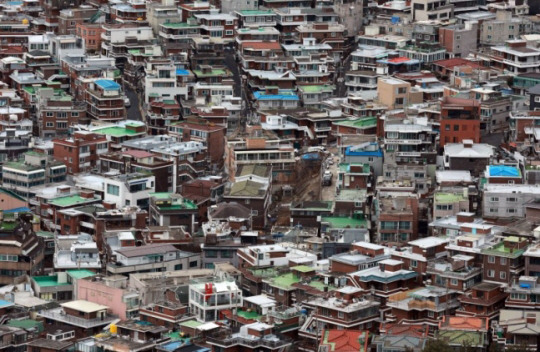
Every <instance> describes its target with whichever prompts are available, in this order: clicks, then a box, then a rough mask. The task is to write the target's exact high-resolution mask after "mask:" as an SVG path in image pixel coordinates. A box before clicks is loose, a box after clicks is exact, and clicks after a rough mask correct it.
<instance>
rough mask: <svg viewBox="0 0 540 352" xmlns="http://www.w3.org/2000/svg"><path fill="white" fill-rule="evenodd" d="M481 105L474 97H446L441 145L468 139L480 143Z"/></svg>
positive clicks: (443, 106) (443, 108)
mask: <svg viewBox="0 0 540 352" xmlns="http://www.w3.org/2000/svg"><path fill="white" fill-rule="evenodd" d="M480 106H481V103H480V102H479V101H476V100H474V99H462V98H454V97H444V98H443V100H442V102H441V130H440V131H441V132H440V140H439V145H440V146H441V147H443V146H444V145H445V144H446V143H462V142H463V141H464V140H466V139H470V140H472V141H473V142H474V143H480Z"/></svg>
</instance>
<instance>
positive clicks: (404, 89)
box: [397, 87, 407, 94]
mask: <svg viewBox="0 0 540 352" xmlns="http://www.w3.org/2000/svg"><path fill="white" fill-rule="evenodd" d="M406 93H407V88H405V87H399V88H398V89H397V94H406Z"/></svg>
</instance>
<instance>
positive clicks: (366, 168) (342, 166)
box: [338, 163, 371, 174]
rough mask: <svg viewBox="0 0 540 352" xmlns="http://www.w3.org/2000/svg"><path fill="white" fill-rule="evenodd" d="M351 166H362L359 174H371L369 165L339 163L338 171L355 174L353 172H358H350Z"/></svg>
mask: <svg viewBox="0 0 540 352" xmlns="http://www.w3.org/2000/svg"><path fill="white" fill-rule="evenodd" d="M351 166H362V171H361V173H363V174H369V173H371V169H370V166H369V164H363V163H341V164H339V165H338V167H339V171H341V172H345V173H349V172H352V173H355V172H358V171H351Z"/></svg>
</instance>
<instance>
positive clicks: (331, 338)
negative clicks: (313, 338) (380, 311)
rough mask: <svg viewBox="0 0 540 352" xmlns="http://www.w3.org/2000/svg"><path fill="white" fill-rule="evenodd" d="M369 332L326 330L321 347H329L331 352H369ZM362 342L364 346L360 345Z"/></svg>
mask: <svg viewBox="0 0 540 352" xmlns="http://www.w3.org/2000/svg"><path fill="white" fill-rule="evenodd" d="M368 334H369V332H367V331H359V330H324V331H323V333H322V337H321V344H320V346H328V350H329V351H339V352H358V351H367V347H368V345H369V338H365V336H368ZM360 340H362V342H363V344H362V345H361V344H360Z"/></svg>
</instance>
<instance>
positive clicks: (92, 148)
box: [53, 131, 109, 175]
mask: <svg viewBox="0 0 540 352" xmlns="http://www.w3.org/2000/svg"><path fill="white" fill-rule="evenodd" d="M53 144H54V149H53V155H54V158H55V159H56V160H59V161H61V162H63V163H64V164H66V166H67V168H68V173H69V174H72V175H73V174H77V173H79V172H85V171H90V170H91V169H92V168H95V167H96V166H97V165H98V160H99V156H100V155H101V154H104V153H107V152H108V151H109V142H108V141H107V137H105V136H103V135H99V134H96V133H91V132H86V131H77V132H75V133H74V134H73V136H72V137H70V138H66V139H55V140H53Z"/></svg>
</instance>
